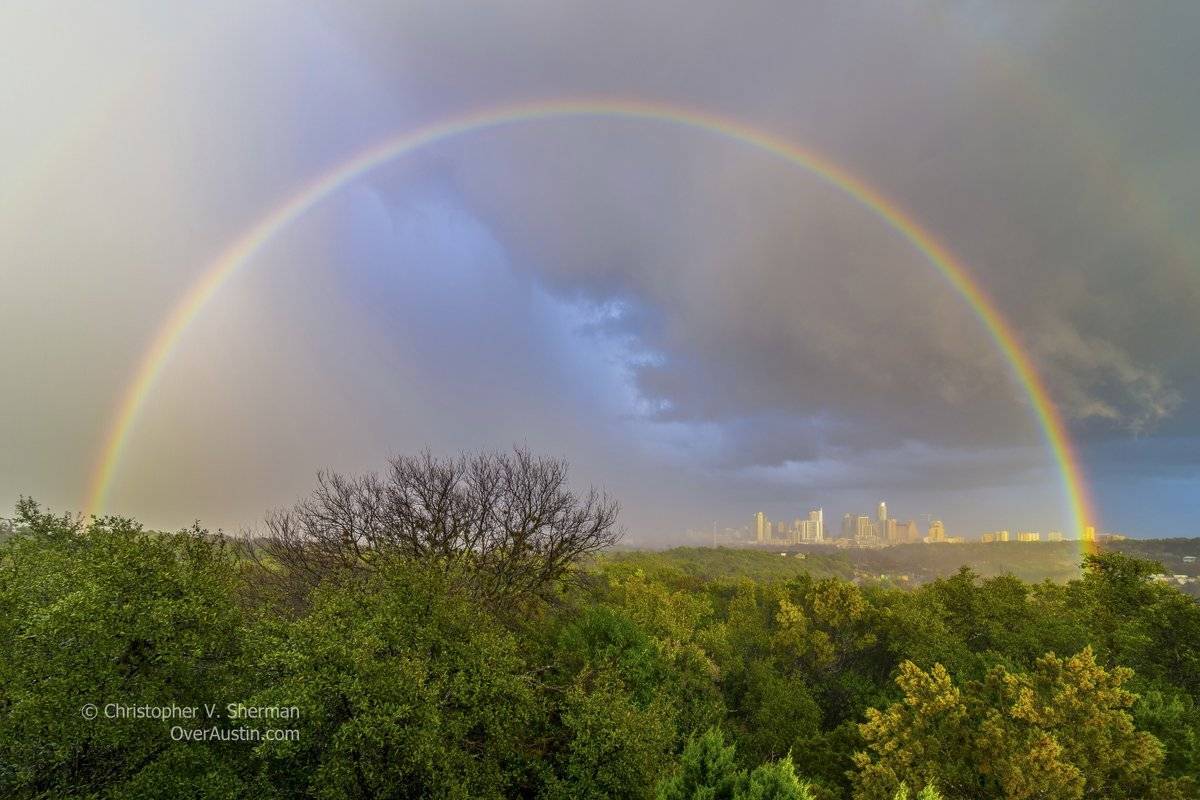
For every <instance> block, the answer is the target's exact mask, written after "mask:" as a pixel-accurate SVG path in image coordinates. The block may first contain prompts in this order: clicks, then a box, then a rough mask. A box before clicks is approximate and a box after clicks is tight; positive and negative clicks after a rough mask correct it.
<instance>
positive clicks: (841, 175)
mask: <svg viewBox="0 0 1200 800" xmlns="http://www.w3.org/2000/svg"><path fill="white" fill-rule="evenodd" d="M593 117H601V118H618V119H629V120H641V121H649V122H660V123H667V124H672V125H676V126H681V127H684V128H690V129H694V130H700V131H704V132H707V133H709V134H712V135H716V136H719V137H722V138H725V139H729V140H732V141H734V142H737V143H740V144H742V145H745V146H748V147H752V148H754V149H756V150H759V151H761V152H763V153H767V154H769V155H772V156H775V157H778V158H780V159H782V160H784V161H786V162H788V163H789V164H791V165H793V166H795V167H798V168H800V169H803V170H805V171H806V172H808V173H810V174H812V175H814V176H816V177H818V178H820V179H821V180H822V181H824V182H825V183H826V184H828V185H829V186H831V187H833V188H835V189H837V190H839V191H841V192H842V193H844V194H845V195H847V196H849V197H850V198H853V199H854V200H855V201H856V202H857V203H858V204H859V205H861V206H862V207H863V208H864V209H866V210H868V211H870V212H871V213H872V214H874V215H875V216H876V217H877V218H878V219H880V220H881V221H882V222H884V223H885V224H887V225H888V226H889V227H891V228H892V229H893V230H894V231H895V232H896V233H898V234H899V235H901V236H902V237H904V238H905V239H906V240H907V241H908V242H909V243H910V244H911V245H912V246H913V247H915V248H916V249H917V251H919V252H920V253H921V254H922V255H923V256H924V257H925V258H926V259H927V260H928V261H929V263H930V264H932V265H933V266H934V267H935V268H936V269H937V270H938V272H940V273H941V275H942V276H943V277H944V278H945V279H946V280H947V281H948V282H949V283H950V285H951V286H952V287H953V288H954V289H955V291H957V292H958V293H959V294H960V295H961V296H962V298H963V299H964V300H965V301H966V302H967V304H968V305H969V306H970V307H971V309H972V310H973V311H974V312H975V314H976V316H978V318H979V320H980V322H981V323H982V324H983V327H984V328H985V329H986V330H987V333H988V335H989V336H990V337H991V338H992V340H993V341H994V342H995V343H996V346H997V347H998V348H999V349H1000V351H1001V352H1002V353H1003V354H1004V357H1005V359H1007V361H1008V363H1009V365H1010V367H1011V369H1012V372H1013V375H1014V377H1015V378H1016V380H1017V381H1018V382H1019V383H1020V384H1021V386H1022V387H1023V389H1024V391H1025V393H1026V394H1027V395H1028V397H1029V402H1030V404H1031V406H1032V408H1033V411H1034V415H1035V417H1036V419H1037V423H1038V425H1039V427H1040V428H1041V431H1042V434H1043V436H1044V437H1045V440H1046V442H1047V444H1048V446H1049V448H1050V451H1051V454H1052V456H1053V459H1054V462H1055V464H1056V466H1057V469H1058V471H1059V474H1060V476H1061V480H1062V486H1063V491H1064V496H1065V500H1066V502H1067V506H1068V508H1069V513H1070V516H1071V523H1072V525H1073V527H1074V529H1075V531H1076V535H1077V536H1078V538H1079V539H1080V540H1081V541H1082V540H1083V538H1084V531H1085V529H1086V527H1087V526H1088V525H1090V524H1092V522H1091V521H1092V520H1093V519H1094V514H1093V510H1092V505H1091V501H1090V498H1089V495H1088V490H1087V484H1086V482H1085V480H1084V476H1083V470H1082V469H1081V467H1080V462H1079V458H1078V456H1077V455H1076V453H1075V450H1074V448H1073V445H1072V443H1071V440H1070V438H1069V437H1068V435H1067V430H1066V426H1065V425H1064V423H1063V419H1062V417H1061V415H1060V414H1059V412H1058V409H1057V408H1056V407H1055V405H1054V403H1053V402H1052V401H1051V399H1050V395H1049V392H1048V391H1047V389H1046V386H1045V384H1044V383H1043V381H1042V379H1041V378H1040V376H1039V375H1038V373H1037V371H1036V369H1035V368H1034V366H1033V363H1032V361H1031V360H1030V358H1029V356H1028V355H1027V354H1026V352H1025V349H1024V348H1023V347H1022V345H1021V343H1020V340H1019V339H1018V337H1017V335H1016V333H1015V332H1014V331H1013V329H1012V326H1010V325H1009V324H1008V322H1007V321H1006V320H1005V319H1004V317H1003V316H1002V315H1001V314H1000V312H999V310H998V309H997V307H996V304H995V303H994V302H993V301H992V300H991V298H990V297H988V295H987V293H986V292H985V291H984V289H983V287H982V286H980V285H979V283H978V282H977V281H976V280H975V279H974V278H972V276H971V274H970V273H969V272H968V271H967V269H966V268H965V267H964V266H963V265H962V263H961V262H960V261H959V260H958V259H957V258H956V257H955V256H954V255H953V254H952V253H951V252H950V250H949V249H948V248H947V247H946V246H945V245H943V244H942V243H941V242H939V241H938V240H937V238H935V237H934V236H933V235H932V234H931V233H930V232H929V231H927V230H925V229H924V228H923V227H921V225H920V224H918V223H917V221H916V220H914V219H913V218H912V217H911V216H910V215H909V214H907V213H906V212H905V211H904V210H903V209H902V208H900V207H899V206H898V205H896V204H895V203H894V202H892V201H891V200H889V199H888V198H886V197H885V196H884V195H882V194H881V193H880V192H879V191H877V190H876V189H874V188H873V187H871V186H870V185H869V184H867V183H866V182H865V181H863V180H862V179H861V178H858V177H856V176H855V175H853V174H852V173H850V172H848V171H847V170H846V169H844V168H842V167H841V166H839V165H838V164H836V163H834V162H832V161H830V160H829V159H828V158H825V157H824V156H822V155H820V154H819V153H816V152H814V151H812V150H808V149H805V148H803V147H800V146H798V145H796V144H793V143H791V142H789V141H786V140H784V139H782V138H780V137H777V136H775V135H772V134H770V133H767V132H764V131H761V130H758V129H755V128H751V127H749V126H747V125H745V124H744V123H742V122H739V121H738V120H735V119H730V118H728V117H723V116H719V115H717V114H713V113H709V112H705V111H699V110H695V109H690V108H685V107H680V106H675V105H670V104H665V103H658V102H646V101H639V100H626V99H619V100H614V99H597V100H553V101H548V102H547V101H538V102H530V103H522V104H516V105H505V106H501V107H495V108H487V109H483V110H481V111H476V112H473V113H469V114H464V115H461V116H456V117H452V118H450V119H446V120H442V121H440V122H435V123H432V124H429V125H426V126H424V127H420V128H416V129H414V130H410V131H406V132H404V133H401V134H399V135H396V136H392V137H390V138H387V139H384V140H383V141H380V142H378V143H376V144H375V145H373V146H371V147H368V148H366V149H365V150H362V151H360V152H359V153H358V154H356V155H354V156H353V157H351V158H349V159H348V160H346V161H343V162H341V163H340V164H338V165H336V166H335V167H333V168H332V169H330V170H329V171H327V172H325V173H324V174H322V175H319V176H317V177H316V178H314V179H312V180H311V181H309V182H308V183H306V184H304V185H303V186H301V187H300V189H299V190H298V191H297V192H295V193H294V194H292V195H291V196H290V197H289V198H288V199H287V200H285V201H284V202H283V203H282V204H280V205H278V206H276V207H275V208H274V209H273V210H272V211H270V212H269V213H267V214H266V215H265V216H263V217H261V218H260V219H259V220H258V221H257V222H256V223H255V224H254V225H253V226H251V227H250V228H248V229H247V230H246V231H245V232H244V233H242V235H241V236H239V237H238V238H237V239H236V240H234V241H233V242H232V243H231V244H230V245H229V246H228V247H227V248H226V249H225V250H224V251H222V252H221V253H220V254H219V255H218V256H217V258H216V259H215V260H214V261H213V262H212V263H211V264H209V265H208V266H207V267H206V268H205V269H204V272H203V274H202V275H201V276H200V278H199V279H197V280H196V282H195V283H194V284H193V285H192V286H191V287H190V288H189V289H188V291H187V294H186V295H185V296H184V297H183V298H182V299H181V300H180V301H179V303H178V304H177V305H176V306H175V308H174V309H173V310H172V311H171V314H170V316H169V317H168V318H167V319H166V321H165V322H164V323H163V325H162V327H161V328H160V329H159V330H158V333H157V334H156V335H155V337H154V341H153V343H152V344H151V346H150V348H149V349H148V350H147V351H146V352H145V353H144V354H143V356H142V358H141V360H140V362H139V364H138V366H137V371H136V373H135V376H134V378H133V380H132V381H131V382H130V383H129V384H128V386H127V387H126V389H125V391H124V392H123V394H122V396H121V399H120V403H119V405H118V406H117V409H116V414H115V417H114V419H113V422H112V424H111V426H110V428H109V429H108V433H107V435H106V437H105V439H104V444H103V449H102V450H101V452H100V456H99V458H98V460H97V462H96V466H95V468H94V470H93V472H92V475H91V478H90V482H89V489H88V499H87V504H86V506H85V514H88V515H90V514H95V513H99V512H100V511H102V510H103V509H104V506H105V501H106V498H107V495H108V492H109V489H110V487H111V485H112V482H113V478H114V476H115V474H116V471H117V467H118V466H119V464H120V463H121V458H122V454H123V453H124V451H125V448H126V446H127V442H128V439H129V435H130V432H131V431H132V429H133V427H134V425H135V423H136V422H137V418H138V415H139V413H140V411H141V409H142V408H143V407H144V406H145V404H146V401H147V398H148V397H149V395H150V393H151V391H152V390H153V389H154V386H155V384H156V383H157V381H158V379H159V377H160V375H161V374H162V371H163V369H164V367H165V366H166V365H167V363H169V361H170V359H171V354H172V353H173V352H174V350H175V348H176V346H177V345H178V343H179V341H180V339H181V338H182V337H183V335H184V333H185V332H186V331H187V329H188V327H189V326H190V325H191V324H192V322H194V321H195V319H196V318H197V317H198V316H199V315H200V313H201V311H202V310H203V309H204V307H205V306H206V305H207V304H208V302H209V301H210V300H212V299H213V297H214V296H215V295H216V294H217V292H218V291H219V290H220V289H221V287H222V286H223V285H224V284H225V282H226V281H228V280H229V279H230V277H232V276H233V275H234V274H235V273H237V272H238V270H240V269H242V268H243V267H245V266H246V265H247V264H249V263H250V262H251V260H252V259H253V258H254V256H255V255H256V254H257V253H258V252H259V251H260V250H261V249H262V248H263V246H264V245H266V244H267V243H268V242H269V241H271V240H272V239H273V238H274V237H275V236H277V235H278V234H279V233H280V232H281V231H283V230H284V229H285V228H287V227H288V226H289V225H291V224H292V223H293V222H295V221H297V220H298V219H300V217H302V216H304V214H305V213H307V212H308V211H309V210H310V209H312V208H313V207H314V206H316V205H317V204H319V203H320V202H321V201H322V200H324V199H325V198H326V197H328V196H329V195H331V194H333V193H334V192H336V191H337V190H338V189H340V188H341V187H343V186H345V185H346V184H348V183H350V182H351V181H353V180H354V179H355V178H357V177H359V176H361V175H363V174H365V173H367V172H370V171H371V170H373V169H375V168H376V167H379V166H380V165H382V164H384V163H387V162H389V161H391V160H393V159H395V158H398V157H400V156H404V155H407V154H409V153H412V152H413V151H415V150H418V149H420V148H422V147H427V146H429V145H432V144H434V143H436V142H441V141H444V140H446V139H450V138H454V137H458V136H462V135H464V134H468V133H477V132H481V131H485V130H489V129H494V128H500V127H504V126H510V125H514V124H518V123H531V122H537V121H541V120H552V119H563V118H593ZM1084 546H1085V548H1086V547H1087V545H1086V544H1085V545H1084Z"/></svg>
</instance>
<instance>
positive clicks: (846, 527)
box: [842, 511, 854, 539]
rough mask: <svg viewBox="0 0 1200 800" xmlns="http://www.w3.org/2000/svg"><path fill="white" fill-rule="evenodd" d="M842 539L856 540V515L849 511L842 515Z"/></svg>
mask: <svg viewBox="0 0 1200 800" xmlns="http://www.w3.org/2000/svg"><path fill="white" fill-rule="evenodd" d="M842 538H843V539H853V538H854V515H853V514H851V513H850V512H848V511H847V512H846V513H845V514H843V515H842Z"/></svg>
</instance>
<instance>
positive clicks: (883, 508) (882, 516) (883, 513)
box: [876, 500, 888, 522]
mask: <svg viewBox="0 0 1200 800" xmlns="http://www.w3.org/2000/svg"><path fill="white" fill-rule="evenodd" d="M887 518H888V515H887V503H885V502H883V501H882V500H880V501H879V515H878V516H877V517H876V519H877V520H879V521H880V522H883V521H884V520H886V519H887Z"/></svg>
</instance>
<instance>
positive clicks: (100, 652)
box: [0, 499, 246, 797]
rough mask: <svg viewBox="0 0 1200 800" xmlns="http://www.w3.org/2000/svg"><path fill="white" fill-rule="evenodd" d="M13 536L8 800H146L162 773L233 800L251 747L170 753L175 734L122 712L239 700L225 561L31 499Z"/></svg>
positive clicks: (4, 617)
mask: <svg viewBox="0 0 1200 800" xmlns="http://www.w3.org/2000/svg"><path fill="white" fill-rule="evenodd" d="M18 523H19V526H20V530H21V532H20V533H18V534H16V535H15V536H14V537H13V538H12V539H10V540H8V541H7V542H5V544H4V545H3V548H2V550H0V643H2V644H0V794H3V795H4V796H6V797H34V796H36V797H62V796H68V795H69V796H95V795H98V794H99V793H100V792H101V791H104V792H107V793H109V794H111V795H114V796H123V795H125V794H126V792H127V791H128V795H129V796H143V797H148V796H155V794H154V792H153V791H151V787H152V785H158V786H161V785H163V782H162V781H161V780H159V778H161V777H162V776H163V774H164V773H167V774H169V776H170V777H171V778H172V779H173V780H174V781H175V782H176V783H179V782H183V783H185V784H188V783H190V782H191V781H192V779H195V780H196V781H197V783H196V785H197V786H198V785H200V784H201V783H203V782H204V781H207V782H208V783H209V784H210V785H212V786H213V787H220V788H219V789H217V788H214V790H213V792H214V793H213V795H212V796H226V797H227V796H231V795H232V794H234V793H235V791H236V789H235V787H237V786H239V785H240V784H241V780H240V778H239V775H238V772H239V763H240V761H241V759H242V758H243V757H244V756H245V755H246V750H245V748H241V749H240V750H239V749H238V748H239V746H238V745H233V746H232V747H222V746H221V745H210V744H207V743H178V742H174V741H173V740H172V738H171V736H170V734H169V729H170V727H171V725H172V724H173V723H172V722H169V721H164V720H162V719H155V718H148V717H146V716H136V714H137V713H138V712H122V711H121V710H120V709H129V708H137V707H143V706H147V705H149V706H156V707H163V706H167V707H170V706H176V707H197V706H201V705H202V704H204V703H212V702H214V701H220V700H221V699H222V698H226V697H236V696H237V694H238V693H239V692H240V688H239V685H240V672H239V670H238V666H239V658H240V653H241V646H242V642H241V629H242V625H241V621H242V612H241V610H240V609H239V608H238V606H237V604H236V600H235V587H236V574H237V573H236V569H235V563H234V559H233V555H232V553H231V551H230V548H228V547H226V546H225V545H224V544H223V543H222V542H221V541H220V540H219V539H217V538H215V537H212V536H209V535H208V534H207V533H206V532H205V531H203V530H201V529H200V528H198V527H196V528H193V529H192V530H189V531H184V532H182V533H179V534H157V533H150V532H147V531H144V530H142V528H141V526H140V525H138V524H137V523H135V522H133V521H132V520H128V519H123V518H117V517H105V518H101V519H93V520H92V521H91V523H90V524H88V525H85V524H84V523H83V521H82V520H81V519H79V518H77V517H71V516H69V515H61V516H55V515H52V514H50V513H48V512H43V511H42V510H41V509H40V508H39V507H38V505H37V504H36V503H34V502H33V501H31V500H26V499H22V501H21V503H20V505H19V506H18ZM89 704H91V705H89ZM92 706H94V707H95V718H87V717H86V714H87V713H88V710H87V709H89V708H91V707H92ZM197 724H199V723H197ZM155 776H158V777H155ZM200 776H206V777H204V779H203V781H201V777H200ZM132 786H140V787H142V789H143V791H136V790H134V789H132V788H129V787H132ZM122 787H125V788H122ZM165 796H171V794H170V793H168V794H166V795H165ZM191 796H198V795H195V794H193V795H191Z"/></svg>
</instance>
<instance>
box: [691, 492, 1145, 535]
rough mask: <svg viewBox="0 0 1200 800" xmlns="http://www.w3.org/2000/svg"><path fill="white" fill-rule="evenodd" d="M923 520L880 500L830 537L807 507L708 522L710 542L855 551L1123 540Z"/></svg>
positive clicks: (820, 512) (848, 516)
mask: <svg viewBox="0 0 1200 800" xmlns="http://www.w3.org/2000/svg"><path fill="white" fill-rule="evenodd" d="M920 516H921V517H923V518H924V519H925V520H926V526H925V527H924V528H922V527H919V526H918V524H917V520H916V519H901V518H898V517H894V516H891V515H890V514H889V512H888V505H887V501H885V500H880V501H879V503H878V504H877V505H876V507H875V516H874V517H873V518H872V517H871V516H870V515H867V514H864V513H856V512H854V511H847V512H844V513H843V514H842V516H841V528H840V535H838V536H833V535H829V534H828V533H827V531H826V528H825V525H824V507H823V506H816V507H812V508H809V510H808V513H807V516H805V517H800V516H796V517H794V518H792V521H791V522H790V523H789V522H787V521H786V519H785V520H773V519H771V517H770V516H769V515H768V514H767V513H766V512H765V511H756V512H755V513H754V515H753V518H752V521H751V522H750V523H749V524H747V525H743V526H741V527H730V526H726V527H724V528H723V529H722V530H721V536H720V538H719V537H718V525H717V523H716V522H713V524H712V541H713V544H714V545H715V544H717V543H718V542H723V543H725V544H739V545H768V546H774V545H785V546H793V545H799V544H829V545H835V546H855V547H887V546H893V545H898V544H914V543H925V544H938V543H945V544H961V543H965V542H981V543H1004V542H1022V543H1032V542H1049V543H1055V542H1064V541H1078V542H1081V543H1085V542H1113V541H1123V540H1125V539H1127V538H1129V537H1128V536H1126V535H1125V534H1123V533H1117V532H1112V531H1101V532H1097V530H1096V528H1095V526H1092V525H1089V526H1086V527H1085V529H1084V530H1083V531H1082V532H1081V534H1080V535H1079V536H1078V537H1072V536H1068V535H1065V534H1064V533H1063V532H1062V531H1060V530H1055V529H1046V530H1045V532H1044V533H1043V532H1042V531H1041V530H1030V529H1026V528H1022V529H1019V530H1016V531H1015V532H1010V531H1009V530H1008V529H994V530H984V531H979V532H974V533H972V532H964V531H957V530H951V531H950V532H947V528H946V525H945V523H944V522H943V521H942V520H941V519H939V518H938V517H937V516H936V515H933V514H928V513H927V514H923V515H920ZM697 533H698V532H697V531H695V529H689V530H688V534H687V535H686V536H685V537H684V538H685V539H686V540H694V539H695V538H696V536H695V534H697Z"/></svg>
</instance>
